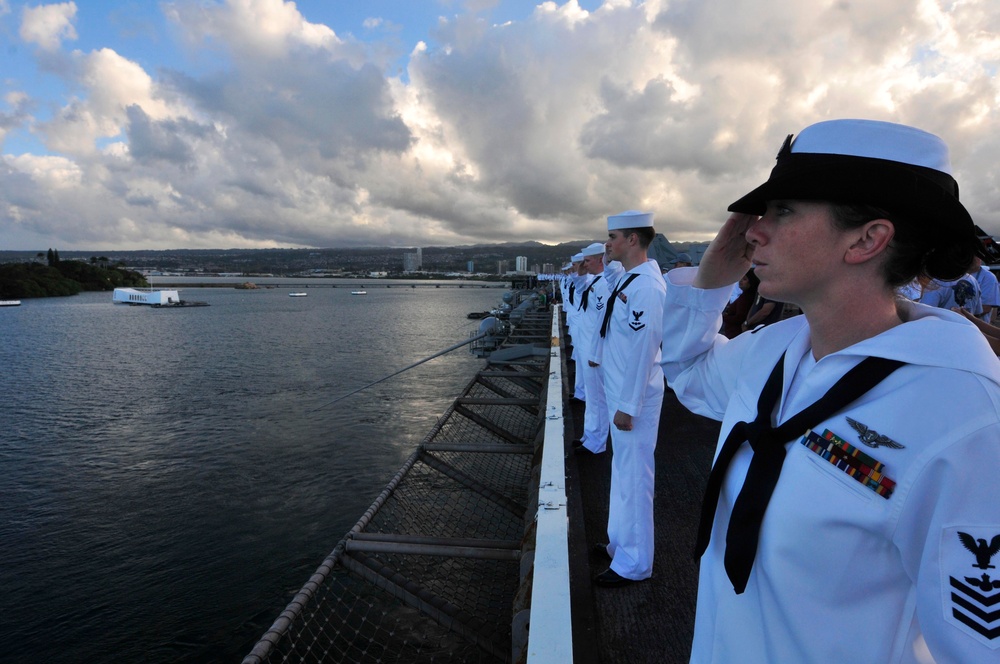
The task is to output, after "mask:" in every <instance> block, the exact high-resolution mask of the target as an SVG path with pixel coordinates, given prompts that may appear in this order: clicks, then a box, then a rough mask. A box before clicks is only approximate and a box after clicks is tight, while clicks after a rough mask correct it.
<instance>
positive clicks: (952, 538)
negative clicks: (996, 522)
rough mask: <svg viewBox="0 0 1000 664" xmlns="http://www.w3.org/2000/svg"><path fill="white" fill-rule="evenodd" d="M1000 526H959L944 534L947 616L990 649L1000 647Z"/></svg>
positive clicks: (943, 551)
mask: <svg viewBox="0 0 1000 664" xmlns="http://www.w3.org/2000/svg"><path fill="white" fill-rule="evenodd" d="M997 554H1000V526H984V527H977V526H967V527H966V526H958V527H953V528H945V529H944V531H943V532H942V534H941V573H942V576H943V577H944V578H942V581H943V583H942V586H943V590H944V592H943V599H944V617H945V620H947V621H948V622H949V623H951V624H953V625H955V626H956V627H958V628H959V629H960V630H962V631H963V632H965V633H966V634H968V635H969V636H971V637H972V638H974V639H976V640H977V641H979V642H981V643H983V644H984V645H986V646H987V647H989V648H992V649H993V650H996V649H998V648H1000V573H998V569H997V564H998V563H1000V555H997Z"/></svg>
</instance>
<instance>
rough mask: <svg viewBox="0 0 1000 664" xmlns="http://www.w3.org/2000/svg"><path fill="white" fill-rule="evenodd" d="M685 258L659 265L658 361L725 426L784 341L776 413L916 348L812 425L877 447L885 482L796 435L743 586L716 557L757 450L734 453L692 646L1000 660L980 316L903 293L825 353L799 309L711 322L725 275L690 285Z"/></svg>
mask: <svg viewBox="0 0 1000 664" xmlns="http://www.w3.org/2000/svg"><path fill="white" fill-rule="evenodd" d="M693 275H694V269H690V268H688V269H683V270H675V271H671V272H670V273H669V275H668V276H667V282H668V286H667V296H666V304H665V316H664V344H663V350H664V354H663V370H664V374H665V375H666V377H667V379H668V382H669V384H670V385H671V387H672V388H673V389H674V390H675V392H676V393H677V396H678V398H679V399H680V400H681V402H682V403H684V405H685V406H687V407H688V408H689V409H691V410H692V411H694V412H696V413H699V414H702V415H705V416H707V417H711V418H714V419H718V420H722V434H721V438H720V442H721V441H722V440H724V439H725V436H726V435H727V434H728V432H729V430H730V429H731V428H732V426H733V425H734V424H735V423H736V422H738V421H752V420H753V419H754V416H755V415H756V406H757V398H758V395H759V394H760V391H761V388H762V386H763V384H764V382H765V380H766V379H767V377H768V375H769V374H770V372H771V370H772V368H773V367H774V365H775V363H776V362H777V361H778V360H779V358H780V357H781V355H782V353H785V352H786V351H787V354H786V359H785V371H784V386H783V393H782V397H781V400H780V401H779V403H778V405H777V408H776V410H775V414H774V420H773V421H774V424H780V423H781V422H783V421H785V420H787V419H789V418H790V417H791V416H793V415H794V414H796V413H798V412H799V411H801V410H802V409H803V408H805V407H806V406H808V405H810V404H811V403H813V402H814V401H816V400H817V399H818V398H819V397H820V396H822V395H823V394H824V393H825V391H826V390H827V389H828V388H829V387H830V386H832V385H833V384H834V383H835V382H836V381H837V380H838V379H839V378H840V377H841V376H842V375H843V374H844V373H846V372H847V371H848V370H849V369H850V368H852V367H854V366H855V365H857V364H858V363H859V362H860V361H861V360H862V359H863V358H865V357H867V356H881V357H886V358H890V359H898V360H902V361H904V362H906V363H907V364H906V365H904V366H902V367H901V368H899V369H898V370H896V371H895V373H893V374H892V375H890V376H889V377H888V378H886V379H885V380H884V381H883V382H882V383H880V384H879V385H877V386H876V387H875V388H873V389H872V390H871V391H870V392H868V393H867V394H866V395H864V396H863V397H861V398H860V399H859V400H858V401H856V402H855V403H854V404H852V405H850V406H848V407H847V408H846V409H845V410H843V411H841V412H840V413H837V414H835V415H834V416H832V417H831V418H830V419H828V420H826V421H823V422H819V423H817V424H816V425H815V427H814V428H813V430H814V431H815V432H817V433H823V432H825V431H829V432H832V434H835V435H836V436H838V437H840V438H841V439H843V440H844V441H846V442H847V443H848V444H849V445H850V446H853V447H854V448H856V449H857V450H858V451H860V452H861V453H862V454H864V455H867V456H868V457H870V458H871V459H870V460H873V461H874V462H880V463H882V464H884V467H883V468H882V471H883V476H884V477H886V478H889V481H890V482H893V483H894V487H893V488H892V490H891V492H890V493H889V495H880V493H878V492H877V491H876V490H874V488H873V487H872V486H870V485H869V484H863V483H862V482H860V481H858V480H857V479H855V477H852V476H851V475H849V474H848V473H847V472H845V471H844V470H843V469H842V468H840V467H838V466H837V465H834V464H833V463H831V462H830V461H829V460H827V459H825V458H824V457H823V456H822V455H821V454H820V453H818V452H817V451H814V450H813V449H810V448H809V447H807V446H806V445H805V444H802V441H801V440H797V441H795V442H792V443H789V444H788V445H786V449H787V456H786V459H785V462H784V466H783V467H782V470H781V475H780V477H779V479H778V483H777V486H776V487H775V489H774V494H773V495H772V497H771V500H770V503H769V504H768V507H767V511H766V513H765V514H764V519H763V524H762V526H761V531H760V540H759V544H758V549H757V554H756V559H755V561H754V565H753V569H752V571H751V574H750V578H749V582H748V585H747V588H746V591H745V593H743V594H741V595H737V594H735V593H734V591H733V586H732V584H731V583H730V581H729V578H728V577H727V576H726V572H725V569H724V567H723V556H724V550H725V542H726V530H727V527H728V522H729V514H730V512H731V509H732V506H733V502H734V501H735V499H736V496H737V494H738V492H739V490H740V488H741V486H742V482H743V479H744V477H745V475H746V470H747V466H748V464H749V459H750V456H751V453H750V450H749V449H748V447H749V446H748V445H743V446H742V447H741V448H740V450H739V451H738V452H737V454H736V456H735V458H734V459H733V461H732V464H731V465H730V467H729V470H728V473H727V475H726V479H725V482H724V485H723V487H722V495H721V497H720V500H719V506H718V509H717V512H716V516H715V521H714V526H713V530H712V536H711V542H710V543H709V546H708V550H707V551H706V552H705V554H704V556H703V557H702V560H701V572H700V581H699V589H698V608H697V615H696V619H695V636H694V643H693V649H692V654H691V661H692V662H696V663H699V664H701V663H708V662H719V663H722V662H726V663H734V662H739V663H740V664H773V663H775V662H796V663H797V664H801V663H805V662H822V663H830V664H833V663H839V662H852V663H857V662H871V663H872V664H876V663H877V664H887V663H893V664H897V663H901V662H905V663H908V664H909V663H916V662H931V661H936V662H939V663H944V662H949V663H955V664H958V663H969V664H971V663H974V662H998V661H1000V614H998V608H1000V555H997V553H998V552H1000V362H998V361H997V359H996V356H995V355H993V353H992V352H991V351H990V349H989V347H988V345H987V344H986V343H985V342H984V340H983V338H982V335H981V333H980V332H979V331H978V330H977V329H976V328H975V327H974V326H972V325H971V324H970V323H969V322H968V321H965V320H964V319H963V318H962V317H961V316H959V315H957V314H954V313H953V312H950V311H946V310H942V309H934V308H931V307H926V306H923V305H919V304H914V303H910V302H905V301H902V300H901V301H900V305H899V307H900V314H901V317H902V318H903V320H904V321H905V322H904V323H903V324H901V325H898V326H896V327H895V328H893V329H891V330H888V331H886V332H884V333H882V334H880V335H878V336H876V337H873V338H870V339H867V340H865V341H862V342H860V343H858V344H856V345H854V346H851V347H849V348H847V349H844V350H842V351H839V352H837V353H833V354H831V355H828V356H826V357H824V358H822V359H820V360H819V361H818V362H817V361H814V360H813V356H812V352H811V346H810V336H809V325H808V322H807V321H806V319H805V317H804V316H797V317H794V318H790V319H787V320H785V321H782V322H779V323H776V324H774V325H772V326H769V327H767V328H763V329H761V330H760V331H758V332H757V333H753V334H750V333H745V334H742V335H740V336H738V337H736V338H735V339H733V340H731V341H730V340H727V339H726V338H725V337H722V336H719V335H717V334H716V331H717V330H718V329H719V325H720V321H721V316H720V313H721V311H722V309H723V308H724V306H725V304H726V301H727V299H728V296H729V293H730V288H729V287H725V288H720V289H716V290H700V289H695V288H692V287H690V286H686V285H685V284H690V280H691V279H692V278H693ZM882 486H883V489H882V491H885V488H886V487H887V486H888V484H883V485H882Z"/></svg>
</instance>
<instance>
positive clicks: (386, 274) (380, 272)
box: [368, 271, 389, 279]
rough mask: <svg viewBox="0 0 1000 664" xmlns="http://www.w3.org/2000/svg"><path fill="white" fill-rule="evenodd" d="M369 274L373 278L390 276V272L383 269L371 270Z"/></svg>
mask: <svg viewBox="0 0 1000 664" xmlns="http://www.w3.org/2000/svg"><path fill="white" fill-rule="evenodd" d="M368 276H369V277H371V278H373V279H382V278H384V277H388V276H389V273H388V272H382V271H379V272H369V273H368Z"/></svg>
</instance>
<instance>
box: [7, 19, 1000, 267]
mask: <svg viewBox="0 0 1000 664" xmlns="http://www.w3.org/2000/svg"><path fill="white" fill-rule="evenodd" d="M2 1H3V0H0V2H2ZM495 4H496V3H495V2H492V1H491V0H485V1H484V2H481V3H465V5H464V9H463V10H462V11H460V13H457V14H454V15H450V16H448V17H446V18H440V19H439V20H438V22H437V24H436V26H435V28H434V30H433V31H432V32H431V33H430V34H427V35H426V37H425V40H424V41H421V42H420V43H418V44H416V45H412V44H411V45H409V46H408V47H407V50H408V51H409V53H408V55H407V54H406V53H402V52H393V51H392V48H391V47H389V46H388V45H387V44H388V42H384V41H383V42H373V43H366V42H362V41H358V40H357V39H356V38H355V37H352V36H347V35H338V34H337V33H336V32H335V31H334V30H332V29H331V28H329V27H327V26H325V25H322V24H320V23H315V22H310V21H309V20H307V19H306V18H305V17H304V16H303V15H302V13H301V12H300V11H299V9H298V8H297V6H296V5H295V4H294V3H292V2H283V1H281V0H225V1H221V0H220V1H218V2H210V3H195V2H188V1H187V0H182V1H180V2H176V3H173V4H166V5H164V11H165V13H166V16H167V18H168V19H169V21H170V22H171V25H172V26H173V32H172V34H173V35H174V36H175V37H176V38H177V39H178V43H177V46H178V48H182V49H183V50H184V54H185V58H186V61H187V62H193V63H196V66H187V65H184V66H183V67H182V66H181V65H180V64H178V65H177V66H176V67H175V68H173V69H169V68H160V69H157V70H151V69H147V68H144V67H143V66H142V65H141V64H140V63H139V62H138V61H136V60H134V59H130V58H129V57H127V56H125V55H123V54H121V53H119V52H116V51H115V50H113V49H112V48H111V47H104V48H96V49H93V50H90V51H86V52H85V51H63V50H61V49H62V42H63V41H64V40H67V39H73V38H75V36H76V35H75V33H74V28H73V18H74V16H75V5H72V3H66V4H63V5H40V6H38V7H35V8H32V9H25V10H24V11H23V12H22V16H23V19H22V27H21V38H22V40H24V41H25V42H28V43H31V44H34V45H36V46H37V47H38V49H39V55H38V57H39V58H40V61H43V60H44V62H45V63H47V64H46V66H47V67H48V71H50V72H53V73H57V74H58V75H60V76H62V77H63V81H64V84H65V86H66V89H67V91H68V92H67V94H66V96H65V97H64V98H62V99H61V101H60V102H59V103H58V105H57V108H55V110H54V111H52V112H50V113H47V114H44V115H43V114H40V113H38V111H37V109H38V108H39V107H40V100H35V99H31V98H30V97H28V96H26V95H25V94H24V93H23V92H21V91H15V90H11V91H10V93H9V94H8V95H7V96H6V98H5V103H6V110H0V140H2V138H3V135H4V132H10V131H14V130H16V129H17V128H19V127H20V128H26V129H28V130H31V131H33V132H34V134H35V136H37V137H38V139H39V140H40V141H42V142H43V143H44V145H45V148H46V150H47V151H48V154H43V155H42V154H40V155H30V154H26V155H11V154H6V155H4V158H3V162H2V164H0V166H2V168H0V196H2V201H0V206H2V207H0V213H2V214H0V228H3V226H4V224H10V228H5V229H4V230H5V231H10V233H7V232H5V233H4V235H6V236H7V237H21V238H25V239H24V240H23V242H25V243H27V242H28V241H29V240H35V239H37V238H46V239H47V240H46V242H45V244H46V246H60V247H66V248H73V247H80V248H86V249H90V248H93V249H103V248H110V249H113V248H116V247H121V248H126V247H146V248H161V247H178V246H184V247H234V246H241V247H268V246H324V247H325V246H364V245H395V246H414V245H422V246H427V245H432V244H439V245H440V244H465V243H472V242H493V241H512V240H541V241H551V242H558V241H563V240H570V239H590V238H600V237H602V236H603V235H604V228H605V226H604V221H603V220H604V217H605V216H606V215H608V214H611V213H614V212H617V211H620V210H623V209H629V208H645V209H650V210H653V211H654V212H655V213H656V220H657V221H656V225H657V229H658V230H661V231H664V232H665V233H666V234H667V235H668V237H670V238H671V239H673V240H681V241H683V240H702V239H708V238H710V237H711V236H712V235H713V234H714V232H715V229H716V228H717V227H718V224H719V223H720V222H721V220H722V219H723V218H724V215H725V208H726V206H727V205H728V204H729V203H730V202H732V201H733V200H735V199H736V198H738V197H739V196H740V195H741V194H743V193H745V191H746V190H748V189H749V188H751V187H753V186H755V185H756V184H759V182H760V180H761V179H762V178H764V177H766V175H767V172H768V171H769V170H770V167H771V165H772V163H773V158H774V154H775V152H776V150H777V148H778V146H779V145H780V143H781V141H782V140H783V139H784V137H785V135H786V134H788V133H791V132H796V131H798V130H800V129H801V128H802V127H804V126H806V125H808V124H810V123H812V122H816V121H819V120H823V119H828V118H833V117H868V118H873V119H882V120H890V121H896V122H904V123H909V124H915V125H918V126H921V127H923V128H925V129H927V130H929V131H932V132H935V133H938V134H939V135H941V136H942V137H944V138H945V140H946V141H947V142H948V143H949V145H950V146H951V147H952V151H953V160H954V162H955V166H956V175H957V177H958V179H959V182H960V183H961V187H962V196H963V200H964V201H966V204H967V205H968V207H969V208H970V210H971V211H972V212H973V215H974V216H975V217H976V219H977V221H978V222H979V223H980V225H981V226H983V227H984V228H987V229H988V230H991V231H992V232H1000V177H998V176H1000V172H998V169H1000V167H998V166H997V164H996V158H995V157H996V154H998V153H1000V131H998V129H1000V118H998V115H997V112H996V110H995V109H996V107H997V104H996V102H997V99H998V97H1000V89H998V86H1000V83H998V78H997V76H996V73H997V68H998V65H1000V38H998V37H997V35H998V34H1000V18H998V17H997V16H996V12H994V11H992V8H991V6H990V3H989V2H988V0H966V1H965V2H962V3H949V4H941V3H938V2H936V1H934V0H886V2H880V3H875V4H872V3H868V4H865V3H853V2H848V1H846V0H823V1H821V2H819V3H798V4H795V3H792V4H789V3H784V2H764V3H759V2H756V3H755V2H749V1H747V0H722V1H721V2H714V3H706V2H700V1H699V0H672V1H671V2H665V1H660V0H649V1H647V2H645V3H639V2H633V1H630V0H607V1H606V2H604V3H603V4H602V5H601V6H600V7H598V8H596V9H594V10H592V11H588V10H585V9H583V8H582V7H581V6H580V5H579V4H578V2H577V1H576V0H566V1H565V2H556V1H552V0H550V1H546V2H541V3H540V4H538V5H537V6H536V7H535V8H534V11H533V12H532V13H531V14H530V16H527V17H525V18H523V19H522V20H519V21H507V22H504V23H495V22H493V21H491V20H490V19H489V10H490V8H491V7H493V6H494V5H495ZM29 15H30V20H29ZM382 25H383V24H382V23H381V21H380V20H378V19H369V20H368V21H367V22H366V24H365V26H366V27H368V28H379V30H381V27H382ZM29 26H30V27H29ZM373 32H377V30H373ZM392 39H398V34H396V33H393V35H392ZM400 57H406V58H407V60H406V62H407V66H406V70H405V72H402V73H400V72H398V71H397V70H396V69H395V65H394V64H393V63H394V62H398V58H400ZM7 220H10V221H7ZM27 248H32V247H27Z"/></svg>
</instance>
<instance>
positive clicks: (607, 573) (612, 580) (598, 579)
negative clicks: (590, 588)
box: [594, 567, 636, 588]
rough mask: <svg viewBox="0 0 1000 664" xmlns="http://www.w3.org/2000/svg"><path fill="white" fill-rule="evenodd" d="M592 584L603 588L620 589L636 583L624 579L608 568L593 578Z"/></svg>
mask: <svg viewBox="0 0 1000 664" xmlns="http://www.w3.org/2000/svg"><path fill="white" fill-rule="evenodd" d="M594 583H595V584H596V585H598V586H602V587H604V588H620V587H622V586H628V585H631V584H633V583H636V581H633V580H632V579H626V578H625V577H624V576H622V575H621V574H619V573H618V572H616V571H614V570H613V569H611V568H610V567H609V568H608V569H606V570H604V571H603V572H601V573H600V574H598V575H597V576H595V577H594Z"/></svg>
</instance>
